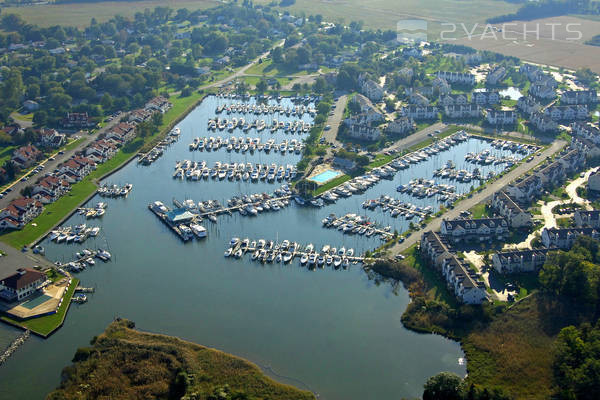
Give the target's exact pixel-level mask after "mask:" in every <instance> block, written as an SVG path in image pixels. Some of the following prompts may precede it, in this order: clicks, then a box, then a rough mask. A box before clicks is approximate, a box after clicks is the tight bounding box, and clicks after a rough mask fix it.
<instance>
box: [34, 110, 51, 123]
mask: <svg viewBox="0 0 600 400" xmlns="http://www.w3.org/2000/svg"><path fill="white" fill-rule="evenodd" d="M47 121H48V113H46V111H44V110H39V111H36V112H35V114H33V123H34V124H35V125H36V126H44V125H46V123H47Z"/></svg>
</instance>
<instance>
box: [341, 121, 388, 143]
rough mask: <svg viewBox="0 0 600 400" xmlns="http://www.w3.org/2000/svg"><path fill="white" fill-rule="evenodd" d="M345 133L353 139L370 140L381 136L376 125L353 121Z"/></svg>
mask: <svg viewBox="0 0 600 400" xmlns="http://www.w3.org/2000/svg"><path fill="white" fill-rule="evenodd" d="M347 134H348V136H350V137H352V138H354V139H359V140H364V141H369V142H372V141H375V140H378V139H379V138H380V137H381V130H380V129H379V128H378V127H376V126H369V125H367V124H363V123H354V124H351V125H349V126H348V131H347Z"/></svg>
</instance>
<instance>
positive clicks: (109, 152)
mask: <svg viewBox="0 0 600 400" xmlns="http://www.w3.org/2000/svg"><path fill="white" fill-rule="evenodd" d="M116 152H117V146H116V145H115V144H114V142H113V141H111V140H104V139H100V140H96V141H95V142H92V143H91V144H90V145H89V146H88V147H87V148H86V149H85V156H86V157H87V158H89V159H90V160H92V161H94V162H96V163H97V164H98V163H103V162H105V161H106V160H108V159H109V158H112V156H114V155H115V153H116Z"/></svg>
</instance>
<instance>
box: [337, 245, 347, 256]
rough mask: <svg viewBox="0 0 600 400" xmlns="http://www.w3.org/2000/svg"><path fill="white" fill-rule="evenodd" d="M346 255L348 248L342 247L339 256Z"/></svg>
mask: <svg viewBox="0 0 600 400" xmlns="http://www.w3.org/2000/svg"><path fill="white" fill-rule="evenodd" d="M345 254H346V248H345V247H344V246H342V247H340V249H339V250H338V255H340V256H344V255H345Z"/></svg>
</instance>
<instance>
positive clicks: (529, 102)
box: [517, 96, 542, 115]
mask: <svg viewBox="0 0 600 400" xmlns="http://www.w3.org/2000/svg"><path fill="white" fill-rule="evenodd" d="M517 108H518V109H519V110H521V112H522V113H523V114H526V115H531V114H534V113H537V112H539V111H540V110H541V109H542V106H541V104H540V103H538V102H537V101H536V100H535V99H534V98H533V97H532V96H523V97H521V98H519V100H517Z"/></svg>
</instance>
